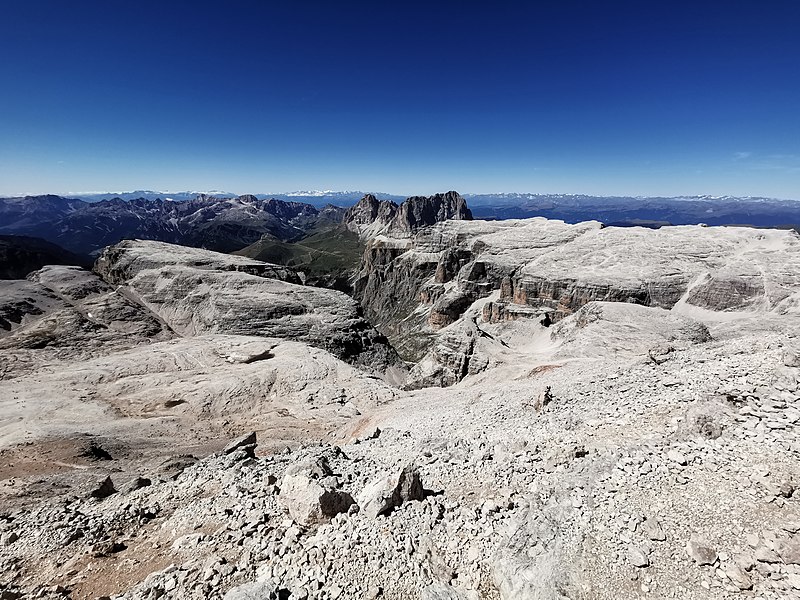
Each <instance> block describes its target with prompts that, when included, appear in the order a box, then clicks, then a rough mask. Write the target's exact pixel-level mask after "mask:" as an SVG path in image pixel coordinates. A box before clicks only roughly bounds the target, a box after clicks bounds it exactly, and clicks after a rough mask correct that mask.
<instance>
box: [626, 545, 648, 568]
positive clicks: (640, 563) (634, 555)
mask: <svg viewBox="0 0 800 600" xmlns="http://www.w3.org/2000/svg"><path fill="white" fill-rule="evenodd" d="M628 561H630V563H631V564H632V565H633V566H634V567H639V568H644V567H649V566H650V559H649V558H648V557H647V554H646V553H645V552H644V550H642V549H641V548H639V547H638V546H630V547H629V548H628Z"/></svg>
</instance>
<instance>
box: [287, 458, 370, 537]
mask: <svg viewBox="0 0 800 600" xmlns="http://www.w3.org/2000/svg"><path fill="white" fill-rule="evenodd" d="M339 487H340V486H339V480H338V479H337V478H336V477H335V476H334V475H333V473H332V472H331V470H330V467H329V466H328V463H327V461H326V460H325V459H324V458H317V459H307V460H304V461H302V462H300V463H296V464H294V465H291V466H290V467H289V468H288V469H286V473H285V474H284V476H283V481H282V482H281V486H280V488H281V491H280V494H279V496H278V499H279V501H280V502H281V504H282V505H283V506H284V507H285V508H286V509H287V510H288V511H289V515H290V516H291V517H292V519H294V520H295V521H297V522H298V523H300V524H301V525H318V524H320V523H325V522H327V521H330V520H331V518H333V517H335V516H336V515H338V514H339V513H342V512H346V511H347V509H349V508H350V506H352V505H353V504H355V501H354V500H353V498H352V496H351V495H350V494H349V493H347V492H346V491H343V490H341V489H339Z"/></svg>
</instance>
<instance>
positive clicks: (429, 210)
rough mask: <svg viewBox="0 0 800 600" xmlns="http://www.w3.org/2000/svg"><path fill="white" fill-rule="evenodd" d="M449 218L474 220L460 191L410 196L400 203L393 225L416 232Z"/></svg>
mask: <svg viewBox="0 0 800 600" xmlns="http://www.w3.org/2000/svg"><path fill="white" fill-rule="evenodd" d="M448 220H457V221H471V220H472V211H470V209H469V208H467V201H466V200H464V198H462V197H461V195H460V194H459V193H458V192H453V191H450V192H447V193H445V194H436V195H434V196H412V197H411V198H408V199H407V200H406V201H405V202H403V204H401V205H400V208H399V210H398V211H397V216H396V218H395V219H394V221H395V222H394V223H393V225H394V227H396V228H397V229H399V230H402V231H407V232H409V233H414V232H416V231H417V230H419V229H421V228H422V227H428V226H430V225H433V224H434V223H439V222H441V221H448Z"/></svg>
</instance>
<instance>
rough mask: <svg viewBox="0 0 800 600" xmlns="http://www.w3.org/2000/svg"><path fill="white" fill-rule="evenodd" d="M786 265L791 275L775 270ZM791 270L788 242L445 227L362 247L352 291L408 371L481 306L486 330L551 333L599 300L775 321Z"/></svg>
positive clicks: (528, 225) (734, 234)
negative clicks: (523, 324)
mask: <svg viewBox="0 0 800 600" xmlns="http://www.w3.org/2000/svg"><path fill="white" fill-rule="evenodd" d="M778 253H779V254H780V256H781V259H780V260H779V261H776V260H775V257H776V254H778ZM786 261H788V262H789V263H790V264H791V265H794V266H792V267H790V268H788V269H787V268H785V267H784V266H778V265H784V263H785V262H786ZM794 268H800V239H798V237H797V234H795V233H794V232H791V231H775V230H771V231H768V230H754V229H746V228H707V227H699V226H684V227H670V228H662V229H660V230H656V231H654V230H649V229H644V228H613V227H609V228H605V227H603V226H602V225H601V224H600V223H597V222H586V223H579V224H576V225H569V224H566V223H563V222H560V221H547V220H545V219H529V220H524V221H499V222H481V221H458V220H451V221H445V222H441V223H436V224H434V225H432V226H430V227H427V228H425V229H422V230H420V231H418V232H417V233H416V234H408V235H406V236H405V237H395V238H392V237H386V236H381V237H378V238H375V239H373V240H371V241H370V242H368V244H367V247H366V250H365V254H364V258H363V259H362V263H361V267H360V270H359V273H358V275H357V277H356V280H355V284H354V289H355V293H356V297H357V298H359V299H360V300H361V302H362V304H363V305H364V308H365V313H366V316H367V317H368V318H369V319H370V320H371V321H372V322H373V323H375V324H376V326H377V327H378V328H379V329H380V330H381V331H383V332H384V333H386V334H387V336H388V337H389V338H390V340H392V342H393V344H394V345H395V347H396V348H398V351H400V353H401V354H403V355H404V356H405V357H406V358H408V359H412V360H415V361H416V360H419V359H420V358H421V357H422V356H423V355H424V354H425V352H426V351H427V350H428V349H429V348H430V347H431V346H432V345H433V344H434V343H435V338H436V335H437V333H436V332H437V331H439V330H442V329H443V328H445V327H447V326H448V325H450V324H452V323H455V322H456V321H458V320H459V319H460V318H461V317H462V315H464V314H465V312H466V311H467V309H468V308H469V307H471V306H473V304H474V303H476V301H478V300H482V301H484V299H488V300H489V301H488V302H484V303H483V304H482V305H481V316H480V319H481V320H482V321H483V322H489V323H501V322H510V321H513V320H516V319H521V318H534V319H536V320H537V321H540V322H542V323H543V324H544V325H549V324H550V323H554V322H557V321H559V320H561V319H563V318H564V317H566V316H568V315H570V314H573V313H574V312H576V311H578V310H579V309H580V308H581V307H583V306H585V305H586V304H588V303H590V302H596V301H600V302H618V303H632V304H637V305H640V306H647V307H657V308H662V309H667V310H669V309H674V310H676V311H678V312H686V313H692V314H693V312H692V311H695V312H696V311H698V310H700V311H710V312H708V314H711V312H713V313H715V314H718V313H730V314H731V315H732V316H735V315H737V314H739V315H740V316H743V315H746V314H750V313H753V312H755V313H762V312H770V313H778V314H781V313H785V312H787V311H796V310H797V307H798V305H800V304H799V303H798V299H797V297H796V296H795V293H794V292H793V289H794V288H795V287H796V285H797V284H798V282H800V277H798V276H797V275H795V274H794V272H793V271H792V269H794ZM490 296H491V298H490ZM725 318H728V317H725Z"/></svg>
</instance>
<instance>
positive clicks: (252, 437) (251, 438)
mask: <svg viewBox="0 0 800 600" xmlns="http://www.w3.org/2000/svg"><path fill="white" fill-rule="evenodd" d="M257 445H258V442H257V441H256V432H255V431H251V432H250V433H248V434H246V435H243V436H242V437H240V438H237V439H235V440H233V441H232V442H230V443H229V444H228V445H227V446H225V448H224V449H223V450H222V453H223V454H231V453H233V452H235V451H236V450H238V449H240V448H242V449H244V450H245V452H246V454H247V455H248V456H250V457H253V456H255V447H256V446H257Z"/></svg>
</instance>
